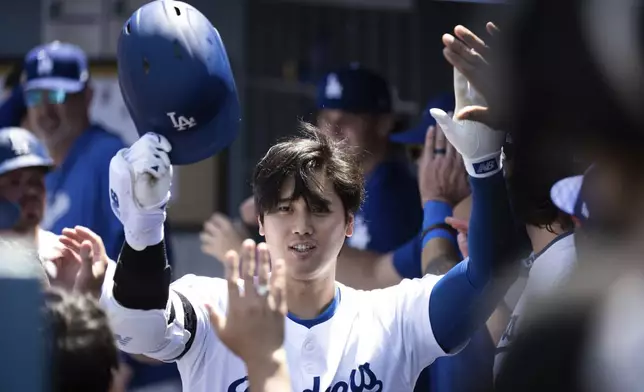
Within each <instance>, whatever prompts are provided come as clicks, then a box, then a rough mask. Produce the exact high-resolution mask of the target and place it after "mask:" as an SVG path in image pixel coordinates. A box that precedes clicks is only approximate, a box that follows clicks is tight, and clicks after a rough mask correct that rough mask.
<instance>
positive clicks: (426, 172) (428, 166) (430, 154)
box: [418, 126, 470, 206]
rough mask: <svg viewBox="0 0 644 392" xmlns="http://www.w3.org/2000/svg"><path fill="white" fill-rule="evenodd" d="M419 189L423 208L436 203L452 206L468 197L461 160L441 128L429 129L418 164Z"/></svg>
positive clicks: (465, 174) (465, 173) (468, 189)
mask: <svg viewBox="0 0 644 392" xmlns="http://www.w3.org/2000/svg"><path fill="white" fill-rule="evenodd" d="M418 188H419V190H420V196H421V200H422V202H423V204H425V203H426V202H427V201H429V200H437V201H443V202H445V203H448V204H449V205H451V206H455V205H456V204H458V203H459V202H460V201H461V200H463V199H464V198H465V197H467V195H469V194H470V187H469V183H468V180H467V172H466V171H465V166H464V165H463V158H462V157H461V155H460V154H459V153H458V152H457V151H456V149H455V148H454V146H452V144H451V143H450V142H449V141H447V139H446V138H445V135H444V134H443V131H442V129H441V128H440V127H436V126H431V127H430V128H429V130H428V131H427V134H426V136H425V146H424V148H423V153H422V155H421V157H420V160H419V162H418Z"/></svg>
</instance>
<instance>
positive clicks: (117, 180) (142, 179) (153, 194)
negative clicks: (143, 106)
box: [110, 133, 172, 250]
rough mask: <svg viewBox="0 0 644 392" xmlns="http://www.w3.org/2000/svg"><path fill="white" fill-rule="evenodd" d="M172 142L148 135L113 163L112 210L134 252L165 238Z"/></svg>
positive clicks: (122, 152)
mask: <svg viewBox="0 0 644 392" xmlns="http://www.w3.org/2000/svg"><path fill="white" fill-rule="evenodd" d="M171 149H172V148H171V146H170V143H169V142H168V141H167V140H166V139H165V138H164V137H163V136H161V135H158V134H155V133H147V134H145V135H143V136H142V137H141V138H140V139H139V140H137V141H136V142H135V143H134V144H133V145H132V146H131V147H130V148H124V149H122V150H120V151H119V152H117V153H116V155H115V156H114V158H112V161H111V162H110V200H111V205H112V211H114V214H115V215H116V216H117V217H118V219H119V220H120V221H121V223H123V228H124V231H125V240H126V241H127V243H128V244H129V245H130V246H131V247H132V248H133V249H135V250H142V249H144V248H145V247H147V246H151V245H156V244H158V243H159V242H161V240H162V239H163V223H164V222H165V217H166V213H165V207H166V205H167V203H168V201H169V200H170V185H171V182H172V165H171V164H170V158H169V157H168V153H169V152H170V150H171Z"/></svg>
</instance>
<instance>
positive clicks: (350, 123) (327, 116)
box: [317, 109, 374, 151]
mask: <svg viewBox="0 0 644 392" xmlns="http://www.w3.org/2000/svg"><path fill="white" fill-rule="evenodd" d="M317 126H318V127H319V128H320V129H321V130H322V131H324V132H325V133H327V134H329V135H331V136H333V137H334V138H337V139H339V140H346V141H347V143H348V144H349V145H350V146H352V147H356V148H358V149H360V151H364V150H367V151H369V147H370V145H371V143H372V142H373V139H374V137H373V136H374V130H373V119H371V118H370V117H369V116H363V115H359V114H355V113H349V112H345V111H342V110H336V109H325V110H321V111H320V113H318V118H317Z"/></svg>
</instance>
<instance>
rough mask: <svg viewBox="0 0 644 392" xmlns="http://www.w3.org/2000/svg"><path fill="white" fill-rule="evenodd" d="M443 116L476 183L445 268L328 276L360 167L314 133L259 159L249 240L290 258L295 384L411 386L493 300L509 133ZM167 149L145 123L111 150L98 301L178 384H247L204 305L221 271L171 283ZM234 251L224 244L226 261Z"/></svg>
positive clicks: (501, 266)
mask: <svg viewBox="0 0 644 392" xmlns="http://www.w3.org/2000/svg"><path fill="white" fill-rule="evenodd" d="M463 96H465V95H463ZM465 103H466V102H461V106H459V107H464V106H465V105H464V104H465ZM441 121H442V122H443V123H445V126H446V127H447V128H445V127H443V128H444V129H449V132H450V133H449V135H450V136H448V137H449V138H450V142H452V144H453V145H454V146H455V147H456V148H457V149H458V150H459V151H460V152H461V153H462V155H463V157H464V161H465V164H466V167H467V169H468V173H469V174H470V177H471V183H472V194H473V206H472V210H473V211H472V220H471V223H470V225H471V226H470V233H471V235H470V244H469V251H470V258H469V259H467V260H464V261H463V262H461V263H459V264H458V265H457V266H456V267H455V268H453V269H452V270H451V271H450V272H449V273H447V274H446V275H445V276H444V277H439V276H433V275H427V276H426V277H424V278H422V279H415V280H404V281H403V282H402V283H401V284H399V285H397V286H393V287H390V288H388V289H383V290H375V291H370V292H364V291H357V290H354V289H351V288H348V287H346V286H343V285H341V284H339V283H337V282H335V279H334V275H335V263H336V260H337V257H338V253H339V252H340V249H341V248H342V246H343V244H344V241H345V238H346V237H348V236H351V235H352V234H353V227H354V226H353V223H354V216H355V213H356V212H357V211H358V209H359V207H360V203H361V201H362V197H363V178H362V176H361V173H360V170H359V168H358V166H357V165H355V164H354V161H353V160H352V159H353V158H352V156H350V155H347V154H346V152H345V151H344V150H342V149H340V148H338V146H337V145H335V144H334V143H333V142H332V141H331V140H330V139H328V138H327V137H325V136H324V135H323V134H321V133H319V132H316V131H311V133H312V135H311V136H309V137H302V138H295V139H293V140H291V141H287V142H284V143H280V144H277V145H275V146H273V147H272V148H271V149H270V150H269V151H268V153H267V154H266V156H265V157H264V158H263V159H262V160H261V161H260V162H259V164H258V165H257V168H256V172H255V176H254V181H253V182H254V194H255V198H256V202H257V205H258V208H259V212H260V214H259V224H260V231H261V234H262V235H263V236H264V237H265V238H266V243H267V245H261V244H260V246H259V249H260V251H261V249H266V248H265V246H267V247H268V249H270V250H271V257H272V258H273V259H280V258H283V259H284V260H285V264H286V267H287V277H286V293H287V294H286V295H287V299H288V302H289V313H288V317H287V318H286V320H285V323H286V325H285V328H286V334H285V339H286V341H285V349H286V355H287V361H288V364H289V369H290V372H291V383H292V387H293V390H295V391H326V390H329V391H339V390H343V391H348V390H354V391H355V390H371V391H387V390H389V391H410V390H412V389H413V386H414V384H415V382H416V379H417V377H418V375H419V373H420V372H421V370H422V369H423V368H425V367H427V366H428V365H430V364H431V363H432V362H433V361H434V360H435V359H436V358H438V357H441V356H445V355H449V354H453V353H456V352H458V351H459V350H460V349H461V348H462V347H463V346H464V345H465V344H466V343H467V341H468V339H469V338H470V336H471V334H472V333H473V332H474V331H475V330H476V329H477V328H478V327H479V326H481V325H482V324H483V323H484V322H485V320H486V319H487V318H488V317H489V315H490V313H491V311H492V310H493V309H494V307H495V305H496V302H497V300H498V299H499V296H500V293H501V292H502V291H503V290H500V288H499V282H500V281H499V280H497V278H498V277H499V276H498V275H497V274H498V273H500V272H501V270H505V267H506V265H507V263H508V261H509V259H508V258H506V257H505V255H506V252H507V251H508V250H510V244H511V242H512V236H513V230H512V223H511V222H512V219H511V212H510V208H509V204H508V202H507V196H506V191H505V182H504V179H503V173H502V172H501V167H500V163H499V162H500V155H501V145H502V142H503V140H504V138H505V136H504V135H503V134H502V133H500V132H496V131H493V130H491V129H489V128H487V127H486V126H484V125H482V124H480V123H474V122H461V121H459V120H458V118H457V119H456V120H454V121H452V120H451V119H450V120H449V121H448V120H445V119H444V118H442V117H441ZM171 149H172V147H171V146H170V144H169V143H168V142H167V140H165V138H163V137H162V136H160V135H158V134H153V133H150V134H146V135H144V136H143V137H142V138H141V139H140V140H138V141H137V142H136V143H134V144H133V145H132V146H131V147H130V148H128V149H123V150H121V151H119V153H118V154H117V155H116V156H115V157H114V158H113V160H112V162H111V164H110V188H111V192H112V194H113V201H114V202H113V204H112V208H113V210H114V213H115V214H116V215H117V217H118V218H119V220H120V221H121V222H122V223H123V226H124V229H125V230H124V231H125V239H126V240H125V244H124V247H123V250H122V252H121V255H120V257H119V260H118V264H117V267H116V271H115V273H114V276H113V279H108V280H106V282H105V284H104V286H103V294H102V297H101V303H102V305H103V307H104V308H105V309H106V311H107V313H108V316H109V317H110V321H111V324H112V326H113V329H114V332H115V337H116V339H117V343H118V346H119V348H120V349H121V350H123V351H126V352H129V353H136V354H144V355H147V356H149V357H151V358H155V359H159V360H162V361H168V362H171V361H176V362H177V365H178V368H179V371H180V373H181V374H182V380H183V388H184V390H185V391H213V390H214V391H243V390H246V388H247V382H248V380H247V375H246V367H245V366H244V363H243V362H242V360H240V359H239V358H238V357H236V356H235V355H234V354H233V353H232V352H231V351H229V350H228V349H227V348H225V346H224V345H223V344H222V342H221V340H220V337H219V336H218V334H217V333H216V332H215V331H214V330H213V328H212V326H211V324H210V322H209V314H210V312H209V310H208V308H207V305H211V306H212V307H213V308H214V310H215V311H216V312H217V313H218V314H223V313H226V310H227V309H226V303H227V297H228V286H229V284H227V283H226V281H225V280H223V279H217V278H206V277H197V276H193V275H188V276H185V277H183V278H181V279H179V280H178V281H176V282H174V283H172V285H170V274H169V268H168V267H167V263H166V260H165V253H164V246H165V245H164V236H163V222H164V221H165V217H166V213H165V206H166V204H167V201H168V199H169V196H170V195H169V190H170V182H171V175H172V166H171V163H170V160H169V157H168V153H169V152H170V151H171ZM255 252H256V248H255V245H254V243H253V242H252V241H247V242H245V244H244V247H243V251H242V254H241V260H242V263H243V264H245V265H249V266H250V267H249V268H247V269H246V270H245V272H244V273H243V275H242V278H243V284H242V286H243V291H244V293H246V294H243V295H252V294H251V292H252V290H257V294H259V295H264V294H266V290H267V289H266V286H265V284H264V283H262V281H261V280H260V281H259V282H258V286H257V288H256V289H255V288H254V287H253V279H252V272H251V271H250V270H254V264H255V262H254V258H255V256H254V255H255ZM238 259H239V257H238V256H237V255H236V253H235V252H232V253H231V254H230V257H229V258H228V259H227V260H226V262H227V266H228V268H230V269H233V270H234V269H235V268H236V266H237V265H238V264H239V262H238ZM503 272H505V271H503ZM233 292H234V291H233Z"/></svg>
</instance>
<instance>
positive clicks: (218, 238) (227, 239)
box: [199, 213, 243, 261]
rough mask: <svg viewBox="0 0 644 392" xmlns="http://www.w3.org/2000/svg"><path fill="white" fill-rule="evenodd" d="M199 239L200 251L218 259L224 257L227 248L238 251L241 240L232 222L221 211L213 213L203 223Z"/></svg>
mask: <svg viewBox="0 0 644 392" xmlns="http://www.w3.org/2000/svg"><path fill="white" fill-rule="evenodd" d="M199 239H200V240H201V251H202V252H204V253H205V254H207V255H210V256H212V257H214V258H216V259H217V260H220V261H223V260H224V259H225V258H226V253H227V252H228V251H229V250H234V251H239V249H240V248H241V244H242V241H243V238H242V236H241V234H240V233H239V232H238V231H237V229H236V228H235V226H234V225H233V222H231V221H230V219H228V217H227V216H225V215H223V214H221V213H215V214H213V215H212V216H211V217H210V219H208V220H207V221H206V223H204V226H203V231H202V232H201V234H200V235H199Z"/></svg>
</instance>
